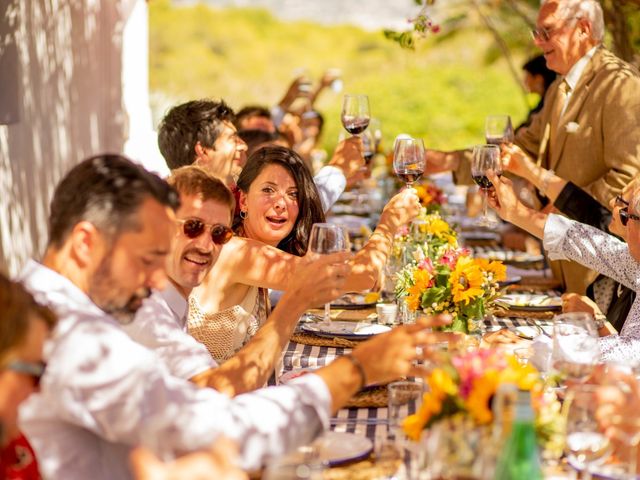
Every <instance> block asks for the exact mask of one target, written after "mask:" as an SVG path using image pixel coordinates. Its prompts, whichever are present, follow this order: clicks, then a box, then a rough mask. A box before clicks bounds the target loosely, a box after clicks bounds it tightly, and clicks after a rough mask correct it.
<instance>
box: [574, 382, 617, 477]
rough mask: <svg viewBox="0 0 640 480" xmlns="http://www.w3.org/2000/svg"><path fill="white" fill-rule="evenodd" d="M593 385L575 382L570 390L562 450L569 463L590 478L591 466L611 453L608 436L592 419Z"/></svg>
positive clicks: (595, 402)
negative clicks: (564, 451)
mask: <svg viewBox="0 0 640 480" xmlns="http://www.w3.org/2000/svg"><path fill="white" fill-rule="evenodd" d="M596 389H597V387H596V386H595V385H577V386H575V387H574V388H572V389H571V392H570V393H569V395H568V396H567V398H566V400H565V401H567V402H569V409H568V410H567V421H566V435H567V437H566V441H565V450H566V453H567V456H568V458H569V462H570V463H571V464H573V465H574V466H576V467H578V468H580V469H581V470H583V478H584V479H587V480H588V479H591V471H590V469H591V467H594V466H596V465H600V464H602V463H604V461H605V460H607V459H608V458H609V456H610V454H611V443H610V441H609V438H608V437H607V436H606V435H605V434H604V432H602V431H601V429H600V426H599V425H598V421H597V420H596V409H597V407H598V402H597V399H596Z"/></svg>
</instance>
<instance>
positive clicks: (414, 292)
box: [407, 268, 431, 310]
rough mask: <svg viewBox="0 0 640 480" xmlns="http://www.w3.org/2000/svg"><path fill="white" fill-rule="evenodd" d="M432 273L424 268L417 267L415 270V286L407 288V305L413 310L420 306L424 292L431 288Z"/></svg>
mask: <svg viewBox="0 0 640 480" xmlns="http://www.w3.org/2000/svg"><path fill="white" fill-rule="evenodd" d="M430 281H431V274H430V273H429V272H428V271H427V270H424V269H422V268H417V269H416V270H415V271H414V272H413V282H414V283H413V286H411V287H409V288H408V289H407V293H408V295H407V305H408V306H409V308H410V309H411V310H417V309H418V308H420V303H421V298H422V292H424V291H425V290H426V289H427V288H429V282H430Z"/></svg>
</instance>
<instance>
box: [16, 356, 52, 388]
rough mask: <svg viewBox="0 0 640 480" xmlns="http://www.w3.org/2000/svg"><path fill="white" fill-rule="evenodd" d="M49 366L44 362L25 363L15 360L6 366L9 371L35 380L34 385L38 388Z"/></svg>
mask: <svg viewBox="0 0 640 480" xmlns="http://www.w3.org/2000/svg"><path fill="white" fill-rule="evenodd" d="M46 367H47V365H46V364H45V363H43V362H37V363H34V362H24V361H22V360H14V361H13V362H10V363H9V365H7V366H6V369H7V370H11V371H13V372H17V373H23V374H25V375H28V376H30V377H31V378H33V383H34V385H35V386H36V387H37V386H38V385H40V378H42V375H44V371H45V369H46Z"/></svg>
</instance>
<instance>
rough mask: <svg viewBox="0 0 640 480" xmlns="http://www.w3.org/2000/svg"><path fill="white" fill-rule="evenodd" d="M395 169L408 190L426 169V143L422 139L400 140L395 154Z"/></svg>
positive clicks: (397, 141)
mask: <svg viewBox="0 0 640 480" xmlns="http://www.w3.org/2000/svg"><path fill="white" fill-rule="evenodd" d="M393 169H394V171H395V172H396V175H398V177H400V180H402V181H403V182H404V183H405V184H406V185H407V188H409V187H411V186H412V185H413V182H415V181H416V180H418V179H419V178H420V177H421V176H422V174H423V173H424V169H425V158H424V143H423V142H422V139H421V138H411V137H409V138H399V139H397V140H396V144H395V148H394V152H393Z"/></svg>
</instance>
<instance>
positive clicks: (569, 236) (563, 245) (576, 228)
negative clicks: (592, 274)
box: [543, 214, 640, 291]
mask: <svg viewBox="0 0 640 480" xmlns="http://www.w3.org/2000/svg"><path fill="white" fill-rule="evenodd" d="M543 241H544V248H545V249H546V250H547V252H548V254H549V258H551V260H565V259H568V260H573V261H575V262H578V263H580V264H581V265H584V266H586V267H589V268H591V269H592V270H596V271H598V272H600V273H602V274H603V275H606V276H607V277H610V278H613V279H614V280H616V281H618V282H619V283H621V284H623V285H625V286H627V287H629V288H631V289H632V290H634V291H638V290H640V265H639V264H638V262H637V261H636V260H635V259H634V258H633V257H632V256H631V254H630V253H629V248H628V246H627V244H626V243H624V242H622V241H620V240H618V239H617V238H616V237H614V236H613V235H609V234H607V233H604V232H602V231H601V230H598V229H597V228H594V227H591V226H589V225H584V224H582V223H578V222H575V221H573V220H569V219H568V218H565V217H562V216H560V215H555V214H551V215H549V218H548V219H547V222H546V224H545V228H544V239H543Z"/></svg>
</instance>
